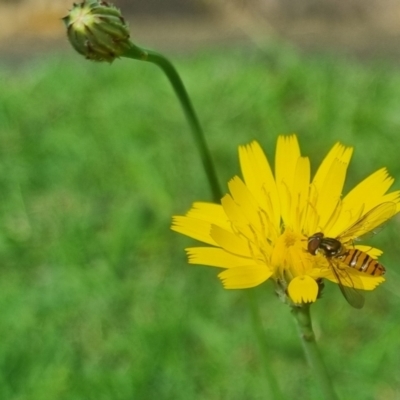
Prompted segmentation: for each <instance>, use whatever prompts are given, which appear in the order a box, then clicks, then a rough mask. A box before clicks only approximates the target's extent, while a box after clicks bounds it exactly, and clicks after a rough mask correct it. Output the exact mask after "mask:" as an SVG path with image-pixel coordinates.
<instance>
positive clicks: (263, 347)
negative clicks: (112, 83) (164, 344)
mask: <svg viewBox="0 0 400 400" xmlns="http://www.w3.org/2000/svg"><path fill="white" fill-rule="evenodd" d="M124 57H127V58H133V59H136V60H141V61H148V62H151V63H153V64H156V65H158V66H159V67H160V68H161V69H162V70H163V72H164V73H165V74H166V75H167V77H168V79H169V81H170V83H171V85H172V87H173V89H174V91H175V93H176V95H177V96H178V98H179V101H180V103H181V106H182V108H183V111H184V113H185V116H186V118H187V120H188V122H189V125H190V127H191V130H192V133H193V136H194V139H195V142H196V145H197V148H198V150H199V153H200V156H201V160H202V162H203V166H204V169H205V171H206V174H207V178H208V181H209V184H210V187H211V191H212V194H213V198H214V201H215V202H216V203H220V200H221V198H222V192H221V189H220V186H219V183H218V179H217V174H216V172H215V168H214V163H213V161H212V158H211V155H210V151H209V149H208V147H207V143H206V140H205V137H204V133H203V130H202V128H201V126H200V122H199V120H198V118H197V115H196V113H195V111H194V108H193V106H192V103H191V101H190V98H189V96H188V94H187V91H186V89H185V86H184V84H183V82H182V80H181V78H180V76H179V75H178V73H177V71H176V69H175V67H174V66H173V65H172V64H171V62H170V61H169V60H168V59H167V58H165V57H164V56H163V55H161V54H159V53H156V52H154V51H151V50H145V49H142V48H140V47H138V46H135V45H134V44H133V43H132V44H131V48H130V49H129V50H127V51H126V52H125V54H124ZM246 292H247V294H248V300H249V306H250V312H251V320H252V324H253V329H254V331H255V334H256V337H257V340H258V342H259V345H260V351H261V353H262V358H263V365H264V371H265V375H266V377H267V381H268V385H269V388H270V393H271V397H270V398H273V399H275V400H283V399H284V397H283V395H282V393H281V391H280V389H279V386H278V383H277V381H276V380H275V377H274V374H273V371H272V369H271V368H270V365H269V358H268V342H267V340H266V337H265V332H264V328H263V326H262V321H261V317H260V311H259V307H258V302H257V299H256V298H255V297H254V296H255V294H254V293H253V291H251V290H247V291H246Z"/></svg>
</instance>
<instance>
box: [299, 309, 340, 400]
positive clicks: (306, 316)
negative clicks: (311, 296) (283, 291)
mask: <svg viewBox="0 0 400 400" xmlns="http://www.w3.org/2000/svg"><path fill="white" fill-rule="evenodd" d="M292 313H293V315H294V317H295V319H296V322H297V328H298V330H299V334H300V339H301V341H302V344H303V348H304V352H305V353H306V357H307V361H308V362H309V364H310V366H311V368H312V370H313V371H314V376H315V379H316V380H317V381H318V383H319V385H320V387H321V391H322V393H323V395H324V399H326V400H338V397H337V395H336V393H335V390H334V388H333V385H332V382H331V379H330V378H329V375H328V371H327V369H326V366H325V364H324V361H323V360H322V357H321V353H320V352H319V350H318V347H317V342H316V340H315V334H314V331H313V328H312V323H311V315H310V304H304V305H302V306H300V307H293V308H292Z"/></svg>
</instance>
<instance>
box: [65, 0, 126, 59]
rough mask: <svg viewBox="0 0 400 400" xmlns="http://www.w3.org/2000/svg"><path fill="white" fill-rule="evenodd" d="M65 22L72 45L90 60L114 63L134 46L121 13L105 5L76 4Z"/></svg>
mask: <svg viewBox="0 0 400 400" xmlns="http://www.w3.org/2000/svg"><path fill="white" fill-rule="evenodd" d="M63 21H64V23H65V25H66V27H67V34H68V39H69V41H70V43H71V44H72V46H73V47H74V49H75V50H76V51H77V52H78V53H80V54H82V55H84V56H85V57H86V58H88V59H89V60H94V61H108V62H112V61H114V60H115V58H118V57H120V56H121V55H123V53H124V52H125V51H127V50H128V49H129V48H130V47H131V46H132V44H131V42H130V40H129V30H128V25H127V24H126V22H125V20H124V18H123V17H122V15H121V13H120V11H119V10H118V9H117V8H116V7H114V6H113V5H111V4H109V3H107V2H105V1H93V0H84V1H83V2H82V3H80V4H74V7H73V8H72V10H71V11H70V12H69V14H68V16H66V17H64V18H63Z"/></svg>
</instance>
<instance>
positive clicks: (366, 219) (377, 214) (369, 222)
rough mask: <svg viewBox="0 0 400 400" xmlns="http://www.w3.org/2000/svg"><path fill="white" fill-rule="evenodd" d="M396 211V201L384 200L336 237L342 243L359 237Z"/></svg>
mask: <svg viewBox="0 0 400 400" xmlns="http://www.w3.org/2000/svg"><path fill="white" fill-rule="evenodd" d="M396 212H397V206H396V203H393V202H386V203H382V204H379V205H378V206H376V207H374V208H373V209H372V210H370V211H368V212H367V213H366V214H365V215H363V216H362V217H361V218H360V219H359V220H358V221H357V222H355V223H354V224H353V225H352V226H350V227H349V228H348V229H346V230H345V231H344V232H343V233H342V234H341V235H339V236H338V237H337V239H338V240H340V241H341V242H342V243H347V242H349V241H351V240H354V238H355V237H361V236H363V235H364V234H365V233H367V232H370V231H372V230H373V229H375V228H377V227H379V226H380V225H382V224H383V223H384V222H386V221H387V220H388V219H389V218H391V217H393V215H395V214H396Z"/></svg>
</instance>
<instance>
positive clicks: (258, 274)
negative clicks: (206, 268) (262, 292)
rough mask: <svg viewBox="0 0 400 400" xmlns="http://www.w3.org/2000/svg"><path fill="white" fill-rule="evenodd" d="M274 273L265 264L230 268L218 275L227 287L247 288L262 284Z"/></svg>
mask: <svg viewBox="0 0 400 400" xmlns="http://www.w3.org/2000/svg"><path fill="white" fill-rule="evenodd" d="M271 275H272V272H271V270H270V269H269V268H268V267H266V266H265V265H257V266H254V265H251V266H244V267H236V268H229V269H227V270H225V271H224V272H221V273H220V274H219V275H218V278H220V279H221V281H222V284H223V285H224V288H225V289H247V288H252V287H254V286H258V285H261V283H263V282H265V281H266V280H267V279H268V278H270V277H271Z"/></svg>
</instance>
